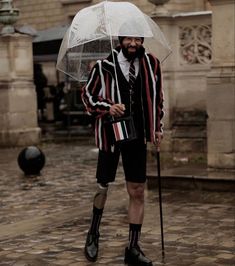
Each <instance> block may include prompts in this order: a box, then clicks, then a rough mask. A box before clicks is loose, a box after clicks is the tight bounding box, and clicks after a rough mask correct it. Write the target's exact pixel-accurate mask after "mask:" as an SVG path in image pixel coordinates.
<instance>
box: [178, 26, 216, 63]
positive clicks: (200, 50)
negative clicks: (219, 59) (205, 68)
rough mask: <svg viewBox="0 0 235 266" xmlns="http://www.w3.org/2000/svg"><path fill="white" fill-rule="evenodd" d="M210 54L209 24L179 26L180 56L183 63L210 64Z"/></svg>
mask: <svg viewBox="0 0 235 266" xmlns="http://www.w3.org/2000/svg"><path fill="white" fill-rule="evenodd" d="M211 55H212V48H211V25H194V26H181V27H180V56H181V62H182V63H183V64H204V65H205V64H210V63H211Z"/></svg>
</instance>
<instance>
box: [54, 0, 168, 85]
mask: <svg viewBox="0 0 235 266" xmlns="http://www.w3.org/2000/svg"><path fill="white" fill-rule="evenodd" d="M118 36H133V37H137V36H138V37H144V38H145V47H146V40H147V42H149V41H150V42H151V43H152V44H154V46H155V49H157V50H158V51H159V56H158V58H159V60H160V61H162V60H163V59H164V58H166V56H168V55H169V53H170V52H171V49H170V46H169V44H168V42H167V41H166V39H165V37H164V35H163V33H162V31H161V30H160V28H159V27H158V25H157V24H156V23H155V22H154V21H153V20H152V19H151V18H150V17H149V16H147V15H146V14H144V13H143V12H142V11H141V10H140V9H139V8H137V7H136V6H135V5H134V4H131V3H129V2H109V1H104V2H101V3H99V4H96V5H92V6H89V7H87V8H84V9H82V10H80V11H79V12H78V13H77V14H76V16H75V17H74V19H73V21H72V23H71V26H70V27H69V29H68V30H67V32H66V34H65V36H64V38H63V41H62V44H61V48H60V51H59V55H58V60H57V68H58V70H61V71H62V72H64V73H66V74H68V75H69V76H71V77H73V78H74V79H76V80H81V78H82V75H83V74H82V73H83V71H81V68H82V61H83V60H88V58H89V57H91V56H93V60H96V59H100V58H102V57H104V56H105V55H107V54H108V53H110V51H111V50H112V48H113V45H114V41H115V39H117V37H118ZM156 45H158V46H157V47H156ZM158 47H159V48H158Z"/></svg>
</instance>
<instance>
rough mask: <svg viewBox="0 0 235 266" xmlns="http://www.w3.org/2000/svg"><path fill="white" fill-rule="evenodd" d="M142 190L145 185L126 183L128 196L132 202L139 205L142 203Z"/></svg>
mask: <svg viewBox="0 0 235 266" xmlns="http://www.w3.org/2000/svg"><path fill="white" fill-rule="evenodd" d="M144 189H145V184H143V183H132V182H127V191H128V194H129V196H130V198H131V199H132V200H134V201H138V202H140V203H143V202H144Z"/></svg>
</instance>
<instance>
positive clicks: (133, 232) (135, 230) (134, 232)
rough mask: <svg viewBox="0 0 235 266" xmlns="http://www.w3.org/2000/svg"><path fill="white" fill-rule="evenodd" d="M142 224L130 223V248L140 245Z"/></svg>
mask: <svg viewBox="0 0 235 266" xmlns="http://www.w3.org/2000/svg"><path fill="white" fill-rule="evenodd" d="M141 227H142V224H130V225H129V248H132V247H136V246H138V241H139V238H140V233H141Z"/></svg>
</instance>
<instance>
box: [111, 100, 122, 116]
mask: <svg viewBox="0 0 235 266" xmlns="http://www.w3.org/2000/svg"><path fill="white" fill-rule="evenodd" d="M125 110H126V108H125V105H124V104H122V103H116V104H114V105H112V106H111V107H110V109H109V113H110V115H111V116H114V117H120V116H122V115H124V112H125Z"/></svg>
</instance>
